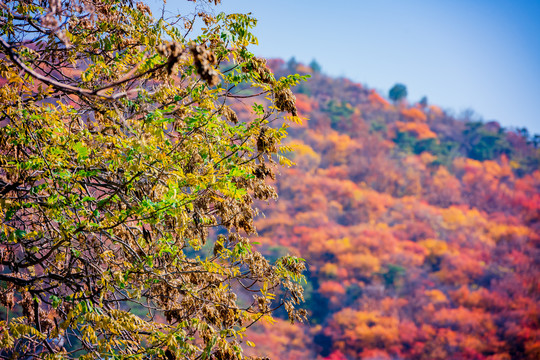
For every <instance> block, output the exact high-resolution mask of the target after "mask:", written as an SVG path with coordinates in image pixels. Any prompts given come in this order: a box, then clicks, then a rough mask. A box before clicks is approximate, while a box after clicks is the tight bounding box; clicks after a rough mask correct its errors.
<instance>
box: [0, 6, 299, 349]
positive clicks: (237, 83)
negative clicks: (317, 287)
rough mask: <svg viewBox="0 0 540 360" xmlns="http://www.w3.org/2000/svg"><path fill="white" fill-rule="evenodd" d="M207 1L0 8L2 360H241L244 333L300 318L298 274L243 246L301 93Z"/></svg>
mask: <svg viewBox="0 0 540 360" xmlns="http://www.w3.org/2000/svg"><path fill="white" fill-rule="evenodd" d="M219 2H220V1H219V0H214V1H202V2H198V3H197V4H195V5H194V6H195V7H194V10H190V12H187V13H186V14H181V15H178V16H172V17H170V18H166V17H164V16H163V15H161V16H160V17H158V18H156V17H153V15H152V13H151V10H150V8H149V7H148V6H147V5H145V4H144V3H137V4H133V3H132V2H131V1H128V0H66V1H60V0H51V1H48V2H45V1H37V0H33V1H32V0H26V1H22V0H21V1H11V2H7V3H6V4H0V27H1V34H2V36H1V38H0V41H1V47H0V52H1V54H0V82H1V85H2V86H1V87H0V114H1V115H0V164H1V168H0V194H1V197H0V219H1V229H0V305H1V306H2V307H3V311H1V315H0V349H4V350H3V352H2V353H1V354H2V356H4V357H7V358H10V357H12V358H25V357H27V358H32V357H33V356H34V355H35V354H40V356H44V357H45V358H49V359H52V358H62V359H65V358H79V357H80V358H84V359H113V358H114V359H123V358H129V359H139V358H140V359H154V358H156V359H157V358H159V359H163V358H166V359H240V358H242V347H243V345H244V341H246V339H245V338H244V337H243V334H244V332H245V330H246V327H249V326H250V325H251V324H252V323H254V322H256V321H258V320H260V319H265V318H266V319H267V320H268V321H271V314H272V312H273V311H274V310H275V309H276V308H278V307H282V306H283V307H284V308H285V309H286V310H287V313H288V316H289V319H290V320H291V321H293V322H294V321H296V320H301V319H302V318H303V317H305V311H304V310H303V309H299V308H298V304H299V303H301V302H302V300H303V295H302V294H303V290H302V287H301V283H302V281H304V277H303V275H302V271H303V270H304V268H305V265H304V262H303V259H300V258H297V257H293V256H289V255H287V256H282V257H280V258H278V259H277V260H276V261H275V262H273V263H270V262H269V261H268V260H267V259H266V258H265V257H263V256H262V255H261V254H260V253H259V252H258V251H256V250H255V249H254V248H253V244H252V243H251V242H250V240H249V235H251V234H255V233H256V229H255V227H254V225H253V219H254V217H255V216H256V215H257V209H256V204H257V203H256V201H260V200H262V201H266V200H269V199H275V198H276V197H277V195H276V192H275V190H274V188H273V187H272V186H271V185H270V184H269V183H268V180H269V179H273V178H274V173H275V171H276V166H277V165H278V162H281V163H283V164H288V160H287V159H286V158H284V157H283V156H282V155H280V153H282V152H284V151H288V150H289V148H288V147H286V146H283V145H281V142H282V140H283V139H284V138H285V136H286V134H287V132H286V129H287V126H288V124H289V123H290V122H291V121H292V122H299V121H300V118H299V117H298V116H297V114H296V106H295V97H294V96H293V94H292V92H291V90H290V87H291V86H293V85H295V84H297V83H298V82H299V81H302V80H304V79H305V77H302V76H299V75H289V76H284V77H282V78H279V79H276V78H275V77H274V76H273V74H272V72H271V71H270V70H269V68H268V67H267V66H266V63H265V61H264V60H263V59H259V58H256V57H255V56H253V54H252V53H251V52H250V51H249V50H248V46H250V45H253V44H256V43H257V39H256V38H255V37H254V36H253V34H252V33H251V32H250V29H251V28H252V27H253V26H254V25H255V24H256V20H255V19H254V18H253V17H251V16H250V15H245V14H228V15H227V14H224V13H220V14H218V15H214V11H213V8H212V6H213V5H217V4H218V3H219ZM163 14H165V12H163ZM198 25H200V31H198V32H197V35H195V29H197V28H198V27H199V26H198ZM246 100H250V105H251V107H250V111H251V116H250V117H249V119H248V120H239V117H238V116H237V114H236V113H235V111H233V110H232V109H231V108H230V107H229V106H228V105H229V104H230V103H231V102H234V101H246ZM252 100H254V101H252ZM283 112H288V113H290V114H291V115H290V116H285V117H284V119H283V117H282V115H283ZM247 344H248V345H251V343H249V342H247Z"/></svg>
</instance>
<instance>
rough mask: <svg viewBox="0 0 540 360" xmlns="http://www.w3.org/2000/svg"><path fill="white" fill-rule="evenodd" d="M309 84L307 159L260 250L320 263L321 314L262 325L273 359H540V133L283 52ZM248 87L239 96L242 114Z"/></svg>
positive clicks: (265, 219) (304, 135) (258, 331)
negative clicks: (389, 96) (372, 84)
mask: <svg viewBox="0 0 540 360" xmlns="http://www.w3.org/2000/svg"><path fill="white" fill-rule="evenodd" d="M268 65H269V67H271V68H272V70H273V71H274V72H275V73H276V77H277V76H283V75H287V74H288V73H294V72H297V73H300V74H311V76H312V77H311V79H310V80H309V81H307V82H306V83H302V84H301V86H298V87H297V88H296V89H295V94H296V104H297V106H298V111H299V115H300V116H301V117H305V118H308V119H309V120H307V121H304V123H303V124H302V125H298V126H295V127H293V128H290V129H289V135H290V142H291V144H294V147H295V152H294V153H293V155H291V156H290V157H291V159H292V160H293V161H294V162H295V163H296V166H293V167H291V168H288V169H285V170H282V171H281V175H280V176H278V178H277V181H276V185H277V188H278V193H279V197H280V200H279V201H278V202H277V203H274V202H271V203H269V204H268V205H263V213H264V216H262V217H260V218H259V220H258V222H257V224H256V225H257V229H258V234H259V239H258V241H259V242H260V245H259V247H260V248H262V249H264V251H266V253H267V254H269V255H270V256H275V257H277V256H280V255H283V254H287V253H291V254H295V255H296V254H301V255H302V257H304V258H305V259H306V260H307V262H308V264H309V268H308V271H309V273H308V279H309V281H308V283H307V284H306V287H307V296H306V301H307V307H308V310H309V313H310V316H309V318H310V322H309V324H307V325H305V326H301V327H293V326H290V325H289V324H287V321H286V320H278V322H277V324H274V325H273V326H270V325H269V324H268V325H264V324H263V325H261V326H259V327H258V328H255V329H254V330H253V332H254V335H253V340H254V342H255V343H256V344H257V346H256V347H255V348H254V349H253V350H252V352H253V353H254V354H264V355H272V356H273V358H275V359H327V360H330V359H332V360H343V359H360V358H361V359H492V360H495V359H499V360H502V359H539V358H540V330H539V325H540V266H539V265H540V235H539V234H540V212H539V210H540V171H539V169H540V152H539V148H538V137H534V138H533V137H531V136H530V135H529V134H528V133H527V132H526V130H506V129H503V128H501V126H500V125H499V124H498V123H496V122H488V123H482V122H475V121H470V120H469V119H456V118H454V117H452V116H450V115H448V114H447V113H446V112H445V111H443V110H441V108H440V107H438V106H435V105H429V104H428V103H427V101H426V99H423V100H422V101H420V102H419V103H413V102H412V101H411V102H407V101H405V100H399V101H396V102H390V101H389V100H386V98H385V96H382V95H381V94H379V93H377V92H375V91H373V90H370V89H368V88H366V87H364V86H362V85H360V84H357V83H354V82H352V81H350V80H347V79H333V78H330V77H328V76H325V75H323V74H321V73H320V71H319V69H318V68H317V67H316V66H311V67H309V66H305V65H302V64H297V63H295V62H292V61H290V62H289V63H287V64H286V63H285V62H284V61H282V60H271V61H269V63H268ZM251 106H252V103H251V102H250V101H249V98H246V99H242V101H239V102H237V103H236V104H234V106H233V109H234V110H235V111H236V112H237V113H238V114H239V116H240V117H241V116H243V114H247V113H249V112H250V109H251Z"/></svg>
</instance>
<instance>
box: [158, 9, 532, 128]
mask: <svg viewBox="0 0 540 360" xmlns="http://www.w3.org/2000/svg"><path fill="white" fill-rule="evenodd" d="M154 1H157V0H154ZM184 1H185V0H169V1H168V2H167V9H170V10H172V11H174V10H173V9H174V6H175V4H178V9H176V10H177V11H180V12H181V11H182V9H181V8H182V7H183V6H184V4H185V2H184ZM218 11H225V12H252V13H253V14H254V16H255V17H256V18H257V19H258V20H259V23H258V25H257V28H256V29H255V30H254V33H255V35H256V36H257V37H258V38H259V43H260V45H259V46H258V47H254V48H252V51H253V52H254V53H255V54H257V55H259V56H264V57H280V58H283V59H285V60H288V59H289V58H291V57H293V56H294V57H295V58H296V60H298V61H300V62H304V63H306V64H307V63H309V62H310V61H311V60H312V59H316V60H317V62H318V63H319V64H320V65H321V66H322V68H323V72H325V73H327V74H329V75H334V76H344V77H348V78H351V79H352V80H355V81H358V82H360V83H362V84H365V85H367V86H369V87H371V88H375V89H377V90H380V91H381V92H382V93H383V94H384V95H387V94H388V89H389V88H390V87H392V86H393V85H394V84H395V83H397V82H400V83H403V84H405V85H406V86H407V88H408V92H409V100H410V101H418V100H419V99H420V98H421V97H422V96H427V98H428V101H429V103H431V104H436V105H439V106H441V107H443V108H445V109H448V110H450V111H452V112H453V113H454V114H456V115H458V114H460V113H461V112H462V111H464V110H466V109H473V110H474V111H475V113H476V114H478V116H479V117H482V118H483V119H484V120H486V121H489V120H497V121H499V122H500V123H501V124H502V125H503V126H507V127H508V126H513V127H524V126H525V127H527V128H528V129H529V131H530V132H531V133H540V0H529V1H526V0H444V1H443V0H407V1H403V0H348V1H346V0H341V1H340V0H334V1H328V0H325V1H322V0H288V1H287V0H222V5H220V6H219V7H218ZM174 12H176V11H174Z"/></svg>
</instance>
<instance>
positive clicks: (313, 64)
mask: <svg viewBox="0 0 540 360" xmlns="http://www.w3.org/2000/svg"><path fill="white" fill-rule="evenodd" d="M309 67H310V68H311V70H313V72H314V73H315V74H318V73H320V72H321V71H322V68H321V65H320V64H319V63H318V62H317V60H315V59H313V60H311V62H310V63H309Z"/></svg>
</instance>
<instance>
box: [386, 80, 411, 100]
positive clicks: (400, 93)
mask: <svg viewBox="0 0 540 360" xmlns="http://www.w3.org/2000/svg"><path fill="white" fill-rule="evenodd" d="M388 97H389V98H390V100H392V101H394V102H398V101H401V100H403V99H405V98H406V97H407V87H406V86H405V85H403V84H395V85H394V86H392V88H391V89H390V91H388Z"/></svg>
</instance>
